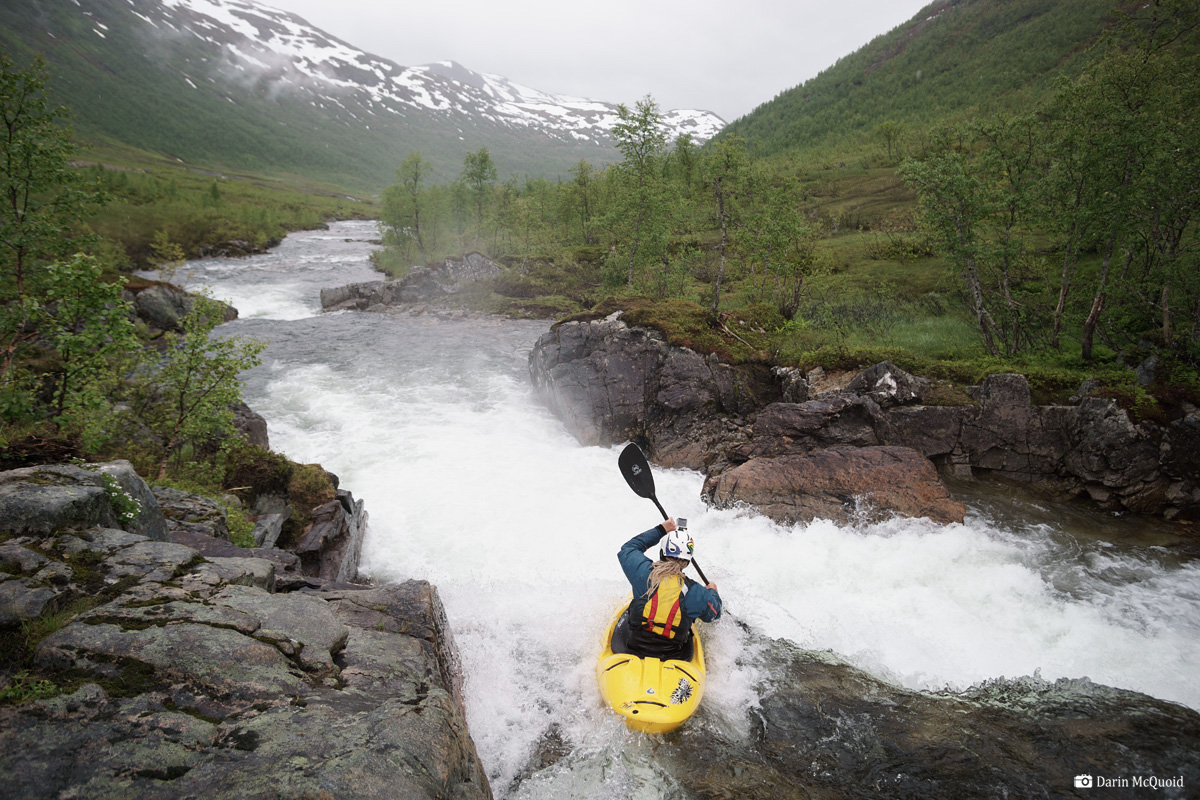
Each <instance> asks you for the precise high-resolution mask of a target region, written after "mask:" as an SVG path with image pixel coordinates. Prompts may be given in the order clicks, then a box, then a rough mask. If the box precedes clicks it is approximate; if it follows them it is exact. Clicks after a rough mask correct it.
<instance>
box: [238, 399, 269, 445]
mask: <svg viewBox="0 0 1200 800" xmlns="http://www.w3.org/2000/svg"><path fill="white" fill-rule="evenodd" d="M232 408H233V427H234V428H236V429H237V430H238V433H240V434H242V438H243V439H245V440H246V441H247V442H249V443H250V444H252V445H254V446H255V447H261V448H262V449H263V450H270V449H271V440H270V436H269V435H268V433H267V421H266V420H265V419H264V418H263V416H262V414H259V413H256V412H255V411H253V410H252V409H251V408H250V406H248V405H246V404H245V403H241V402H238V403H234V404H233V406H232Z"/></svg>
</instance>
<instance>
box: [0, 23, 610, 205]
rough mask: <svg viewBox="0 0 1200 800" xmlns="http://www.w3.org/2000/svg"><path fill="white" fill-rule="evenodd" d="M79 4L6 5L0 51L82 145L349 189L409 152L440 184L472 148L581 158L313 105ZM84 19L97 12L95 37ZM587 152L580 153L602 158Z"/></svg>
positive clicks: (556, 167) (547, 159)
mask: <svg viewBox="0 0 1200 800" xmlns="http://www.w3.org/2000/svg"><path fill="white" fill-rule="evenodd" d="M84 10H86V11H87V13H81V7H79V6H78V5H77V4H75V3H70V2H62V0H22V2H19V3H9V4H6V8H5V22H4V25H3V27H0V51H3V52H5V53H7V54H8V56H9V57H10V58H12V59H13V60H14V61H15V62H17V63H18V64H29V63H31V62H32V60H33V58H34V57H35V56H36V55H37V54H39V53H40V54H42V55H44V57H45V60H46V63H47V65H48V68H49V73H50V83H49V87H48V89H49V92H50V96H51V98H52V99H53V101H54V102H56V103H58V104H61V105H64V106H67V107H69V108H70V109H71V110H72V114H73V126H74V128H75V131H76V133H77V135H78V137H79V138H80V139H81V140H83V141H86V142H91V143H96V144H100V145H121V146H125V147H134V148H139V149H141V150H145V151H147V152H149V153H152V154H155V155H158V156H162V157H165V158H167V159H174V160H179V161H183V162H187V163H189V164H192V165H195V166H203V167H207V168H210V169H213V170H228V171H249V172H256V173H259V174H268V175H273V176H287V175H303V176H304V177H305V178H306V179H307V180H316V181H321V182H325V183H327V184H331V185H336V186H339V187H341V188H342V189H343V190H345V191H350V192H377V191H379V190H380V189H382V188H383V187H384V186H385V185H386V183H387V182H388V180H389V179H390V178H391V176H392V172H393V171H394V170H395V168H396V166H397V165H398V164H399V163H400V161H401V160H402V159H403V158H404V156H405V155H406V154H408V153H409V152H411V151H413V150H419V151H420V152H421V153H422V154H423V155H424V156H425V158H426V159H428V160H429V161H430V162H431V163H432V164H433V166H434V167H435V169H436V170H437V172H438V176H439V178H440V179H442V180H450V179H452V178H454V177H455V176H457V174H458V172H459V170H460V169H461V167H462V160H463V157H464V155H465V153H467V152H469V151H471V150H475V149H478V148H479V147H481V146H487V147H488V148H489V149H490V151H491V152H492V155H493V158H494V159H495V160H496V162H497V164H498V165H499V166H500V168H501V170H502V171H503V172H504V173H505V174H507V173H509V172H512V173H517V174H520V173H529V174H547V173H551V174H553V173H554V172H556V171H557V172H561V173H564V174H565V172H566V170H567V169H568V168H569V167H570V165H571V164H573V163H575V162H576V161H578V160H579V158H580V157H581V150H580V148H579V147H578V146H575V145H570V144H567V143H565V142H560V141H554V140H551V139H549V138H547V137H544V136H539V135H536V134H533V133H529V132H525V131H519V130H513V129H509V128H503V127H501V126H492V125H490V124H489V123H487V121H486V120H481V121H479V123H478V124H477V125H476V126H475V127H474V128H472V127H471V125H470V124H468V123H467V122H465V121H464V120H462V119H458V120H457V121H456V120H454V119H450V118H447V117H440V118H439V117H434V116H431V115H427V114H423V113H420V112H415V111H414V112H411V113H410V112H407V111H406V112H404V113H390V112H389V113H385V114H382V115H380V114H376V113H375V111H374V110H372V109H370V108H367V107H365V106H363V105H361V104H359V103H358V101H356V100H354V99H353V98H351V97H349V96H347V97H345V98H342V99H340V100H338V101H336V102H335V101H329V102H325V101H317V102H314V101H313V100H312V99H311V96H310V95H303V94H296V93H291V92H287V91H276V90H275V87H274V86H272V85H271V84H270V83H269V82H268V79H267V78H264V77H246V76H243V75H236V76H233V77H231V76H230V74H229V72H228V70H227V69H225V70H224V71H222V70H223V68H222V67H221V65H219V64H217V63H216V62H217V61H218V60H219V59H218V57H217V56H218V55H219V53H220V49H219V48H216V47H214V46H212V45H210V44H209V43H205V42H202V41H201V40H199V39H195V38H194V37H181V38H179V39H175V40H173V41H172V42H171V43H170V46H166V45H164V44H156V43H155V40H152V39H148V38H147V36H148V34H147V31H148V30H150V31H153V30H154V29H153V28H150V27H149V25H148V24H147V23H146V22H144V21H143V19H142V18H141V17H140V16H139V15H138V14H137V13H136V9H135V8H134V7H132V6H131V5H130V4H129V3H128V2H125V0H86V3H85V9H84ZM88 14H92V15H94V16H89V15H88ZM93 18H94V19H103V20H105V30H104V32H103V37H101V36H99V35H97V31H96V29H95V27H94V23H93V22H92V20H93ZM189 76H190V77H189ZM209 78H212V79H213V80H212V81H209V80H208V79H209ZM362 120H369V121H370V123H369V124H368V123H364V122H363V121H362ZM592 149H593V150H595V151H596V153H595V154H594V155H593V154H590V153H591V151H590V150H589V151H586V152H588V153H589V155H588V158H589V159H592V160H600V161H603V160H604V154H605V153H606V152H607V153H608V154H609V155H610V156H611V150H610V149H604V150H602V149H601V148H598V147H593V148H592Z"/></svg>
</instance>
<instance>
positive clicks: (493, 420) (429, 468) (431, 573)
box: [187, 222, 1200, 797]
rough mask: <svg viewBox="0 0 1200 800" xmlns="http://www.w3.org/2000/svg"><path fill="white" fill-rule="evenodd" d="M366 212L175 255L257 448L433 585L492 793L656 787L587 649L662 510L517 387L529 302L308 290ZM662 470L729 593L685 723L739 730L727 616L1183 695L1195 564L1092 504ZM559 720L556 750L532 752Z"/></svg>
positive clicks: (711, 572) (744, 683)
mask: <svg viewBox="0 0 1200 800" xmlns="http://www.w3.org/2000/svg"><path fill="white" fill-rule="evenodd" d="M376 237H377V233H376V232H375V228H374V224H373V223H364V222H348V223H337V224H335V225H334V226H333V227H332V228H331V230H330V231H323V232H306V233H301V234H294V235H292V236H289V237H288V238H287V239H286V240H285V242H284V243H283V245H281V246H280V247H279V248H277V249H276V250H274V251H272V252H271V253H270V254H268V255H265V256H257V257H253V258H249V259H236V260H234V259H211V260H204V261H196V262H189V264H188V265H187V271H188V275H189V281H190V283H191V285H192V286H196V285H207V286H209V287H211V289H212V291H213V293H214V294H215V295H216V296H217V297H219V298H221V299H224V300H227V301H228V302H231V303H232V304H233V305H234V306H236V307H237V308H238V309H239V310H240V311H241V317H242V318H241V319H240V320H238V321H237V322H234V323H230V324H228V325H226V326H223V328H222V333H224V334H232V335H248V336H254V337H259V338H262V339H265V340H267V341H268V342H269V343H270V344H269V347H268V349H267V350H266V352H265V355H264V363H263V364H262V365H261V366H260V367H258V368H256V369H254V370H252V371H250V372H249V373H247V374H246V376H245V383H246V400H247V402H248V403H249V404H250V406H251V407H252V408H254V409H255V410H256V411H258V412H259V413H261V414H262V415H263V416H264V417H266V419H267V420H268V423H269V426H270V437H271V443H272V446H273V448H274V449H276V450H279V451H281V452H283V453H286V454H287V455H288V456H289V457H291V458H292V459H294V460H296V461H301V462H320V463H321V464H322V465H324V466H325V467H326V468H327V469H329V470H331V471H333V472H335V473H336V474H337V475H338V476H339V478H340V479H341V483H342V486H343V487H344V488H348V489H350V490H351V491H353V492H354V495H355V496H356V497H357V498H361V499H363V500H365V501H366V507H367V510H368V512H369V514H370V527H369V531H368V534H367V537H366V540H365V543H364V550H363V557H362V564H361V573H362V574H363V575H367V576H370V577H371V578H373V579H375V580H377V581H398V580H405V579H409V578H419V579H423V580H428V581H430V582H431V583H433V584H434V585H436V587H437V589H438V592H439V594H440V596H441V599H442V601H443V603H444V605H445V607H446V612H447V616H448V618H449V621H450V625H451V628H452V630H453V634H454V638H455V641H456V643H457V646H458V649H459V651H460V654H461V656H462V663H463V668H464V677H465V681H464V692H465V699H466V706H467V717H468V723H469V725H470V729H471V733H472V736H473V738H474V740H475V742H476V745H477V747H478V750H479V753H480V756H481V758H482V760H483V762H484V764H485V766H486V768H487V770H488V775H489V779H490V780H491V782H492V786H493V791H494V792H495V793H496V795H497V796H499V797H554V796H560V797H561V796H567V795H568V794H570V795H573V796H580V797H604V796H612V794H611V793H612V792H614V791H616V792H618V793H620V794H622V795H624V796H641V795H644V796H660V795H661V794H662V792H663V785H662V783H661V780H662V775H661V774H660V773H659V772H658V771H657V768H656V758H655V748H656V746H657V745H656V744H655V742H654V741H653V740H651V739H649V738H647V737H641V736H635V735H633V734H630V733H629V732H628V731H626V730H625V729H624V727H623V726H622V724H621V722H620V721H619V719H618V718H617V717H616V716H615V715H613V714H611V713H609V712H607V711H606V709H604V708H603V706H602V704H601V701H600V697H599V693H598V691H597V689H596V684H595V677H594V673H593V668H594V663H595V658H596V655H597V654H598V651H599V645H600V642H599V638H600V635H601V633H602V631H603V628H604V625H605V623H606V621H607V619H608V617H609V615H610V613H611V612H612V611H613V609H614V608H615V607H616V605H617V604H618V603H620V602H621V601H622V600H623V598H624V597H625V596H626V594H627V591H628V588H627V585H626V584H625V581H624V578H623V577H622V575H621V573H620V570H619V568H618V566H617V563H616V552H617V550H618V548H619V547H620V546H621V544H622V543H624V541H625V540H626V539H628V538H629V537H630V536H632V535H633V534H636V533H638V532H640V531H643V530H645V529H647V528H650V527H652V526H653V525H655V524H656V523H657V522H658V513H657V511H656V510H655V508H654V506H653V504H651V503H650V502H649V501H648V500H644V499H642V498H639V497H637V496H636V495H634V494H633V493H632V492H631V491H630V490H629V488H628V487H627V486H626V484H625V482H624V481H623V479H622V478H621V475H620V473H619V471H618V470H617V454H618V452H619V448H607V447H582V446H580V445H579V444H578V443H577V442H576V441H575V440H574V439H573V438H572V437H571V436H570V435H568V434H567V433H566V432H565V430H564V429H563V427H562V425H561V424H560V423H559V422H558V420H557V419H555V418H554V417H553V416H552V415H551V414H549V413H548V412H547V410H546V409H545V408H544V407H543V406H541V405H540V404H539V403H538V402H537V401H536V399H535V398H534V396H533V394H532V391H531V388H530V385H529V380H528V372H527V357H528V353H529V350H530V347H531V346H532V345H533V343H534V341H535V340H536V338H537V337H538V336H539V335H540V334H541V333H543V332H545V331H546V330H547V329H548V326H549V323H548V322H544V321H543V322H536V321H534V322H531V321H505V320H484V321H479V320H455V321H438V320H435V319H431V318H428V317H407V316H386V315H379V314H365V313H355V312H338V313H335V314H327V315H325V314H321V313H320V308H319V301H318V297H317V295H318V293H319V290H320V288H322V287H326V286H338V285H343V284H346V283H352V282H358V281H363V280H376V279H378V277H379V276H378V275H377V274H376V273H373V272H372V271H371V269H370V267H369V265H368V263H367V261H366V254H367V252H369V250H370V249H371V245H370V244H368V242H369V240H371V239H374V238H376ZM655 480H656V485H657V494H658V497H659V499H660V500H661V501H662V503H663V505H664V506H665V507H666V509H667V510H668V511H669V512H670V513H671V514H672V515H674V516H681V517H687V518H688V519H689V520H690V526H691V532H692V533H693V535H694V537H695V539H696V543H697V557H698V558H699V559H700V561H701V563H703V564H704V568H705V572H706V574H707V575H708V577H709V578H710V579H711V580H714V581H715V582H716V583H717V584H718V586H719V587H720V591H721V595H722V597H723V598H724V601H725V606H726V609H727V611H728V618H727V619H726V620H723V621H722V622H720V623H717V624H715V625H712V626H708V627H707V628H706V630H705V634H706V636H707V640H706V651H707V659H708V665H709V675H710V683H709V686H708V689H707V691H706V694H705V699H704V703H703V706H702V708H701V711H700V713H699V715H698V718H697V720H694V723H695V724H698V725H712V726H717V727H718V728H720V730H721V731H722V733H723V734H724V735H728V736H739V737H740V736H746V735H748V733H749V718H748V715H747V713H746V712H747V709H749V708H752V707H753V706H754V705H755V703H756V702H757V699H758V697H759V696H760V695H761V693H762V691H763V687H764V685H765V684H766V682H769V681H770V680H771V675H770V674H769V672H768V671H767V670H765V668H764V666H763V665H762V664H761V662H758V661H756V659H755V658H754V653H753V652H752V648H750V646H749V645H748V641H749V639H748V637H747V636H746V634H745V633H744V632H743V631H744V628H743V626H745V627H748V628H750V629H752V630H754V631H757V632H759V633H761V634H765V635H766V636H769V637H774V638H783V639H788V640H790V641H792V642H795V643H796V644H797V645H799V646H800V647H803V648H807V649H813V650H831V651H833V652H835V653H837V654H839V655H840V656H842V657H844V658H845V659H847V660H849V661H850V662H852V663H853V664H855V665H856V666H858V667H860V668H862V669H865V670H867V671H869V672H871V673H873V674H875V675H876V676H879V677H882V678H885V679H888V680H890V681H893V682H895V683H898V684H901V685H903V686H906V687H909V688H913V689H943V688H951V689H962V688H966V687H968V686H971V685H973V684H976V683H979V682H982V681H986V680H989V679H994V678H998V677H1001V676H1006V677H1009V678H1014V677H1018V676H1023V675H1034V674H1040V675H1041V677H1042V678H1045V679H1048V680H1053V679H1056V678H1059V677H1084V676H1086V677H1089V678H1090V679H1091V680H1093V681H1095V682H1097V683H1104V684H1109V685H1113V686H1118V687H1121V688H1127V689H1134V690H1138V691H1141V692H1145V693H1147V694H1150V695H1153V696H1155V697H1159V698H1163V699H1167V700H1172V701H1176V702H1179V703H1183V704H1185V705H1188V706H1190V707H1192V708H1196V709H1200V684H1198V683H1197V681H1196V680H1195V675H1196V668H1197V665H1198V664H1200V566H1198V565H1197V564H1196V563H1195V562H1189V561H1181V560H1179V559H1178V558H1176V557H1175V556H1174V555H1172V551H1171V549H1170V548H1164V547H1154V546H1143V547H1138V548H1133V547H1129V546H1124V545H1113V544H1109V543H1107V542H1106V541H1105V535H1104V530H1102V529H1101V526H1103V525H1105V524H1107V523H1106V518H1105V517H1103V516H1102V515H1099V514H1084V515H1082V516H1080V515H1078V514H1075V513H1074V512H1072V517H1071V520H1070V522H1069V524H1068V523H1067V522H1064V521H1063V520H1064V519H1065V515H1060V514H1058V513H1057V512H1056V510H1055V509H1053V508H1049V509H1047V508H1045V507H1042V506H1039V505H1037V504H1035V503H1033V502H1030V501H1021V500H1015V499H1012V498H1006V497H1003V496H1001V497H987V496H981V497H976V498H967V499H968V508H969V513H968V517H967V520H966V522H965V523H964V524H961V525H935V524H933V523H930V522H928V521H926V520H893V521H890V522H885V523H879V524H862V525H849V526H838V525H834V524H832V523H830V522H827V521H816V522H813V523H811V524H808V525H797V526H781V525H778V524H776V523H774V522H771V521H770V520H768V519H766V518H764V517H762V516H759V515H757V514H755V513H753V512H752V511H750V510H744V509H743V510H712V509H708V508H706V507H705V506H704V504H703V503H702V502H701V501H700V499H699V497H700V488H701V484H702V480H703V478H702V476H701V475H700V474H698V473H695V472H690V471H681V470H661V469H658V470H656V471H655ZM1116 524H1122V523H1119V522H1117V523H1116ZM1124 524H1129V523H1124ZM1163 535H1167V534H1163ZM1160 539H1161V535H1160V536H1159V538H1158V539H1154V541H1159V540H1160ZM735 622H736V623H739V624H735ZM689 724H692V723H689ZM554 742H566V743H567V745H566V746H567V747H568V748H569V750H570V753H569V755H568V756H566V757H565V758H563V759H561V760H559V761H558V763H557V764H556V765H555V766H554V767H552V768H549V769H545V770H542V771H540V772H538V773H536V774H532V775H531V774H530V767H529V762H530V759H531V757H532V756H533V755H534V754H535V753H536V752H537V751H538V750H539V748H544V747H546V746H547V744H548V743H554Z"/></svg>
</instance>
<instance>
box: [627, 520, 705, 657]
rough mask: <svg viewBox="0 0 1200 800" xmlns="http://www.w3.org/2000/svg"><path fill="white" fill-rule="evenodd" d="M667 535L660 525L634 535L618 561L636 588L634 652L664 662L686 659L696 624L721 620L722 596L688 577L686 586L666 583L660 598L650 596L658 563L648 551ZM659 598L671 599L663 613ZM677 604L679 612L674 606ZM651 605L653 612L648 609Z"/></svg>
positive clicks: (631, 612) (632, 622) (632, 628)
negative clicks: (684, 655)
mask: <svg viewBox="0 0 1200 800" xmlns="http://www.w3.org/2000/svg"><path fill="white" fill-rule="evenodd" d="M666 535H667V531H666V529H665V528H663V526H662V525H656V526H654V527H653V528H651V529H650V530H648V531H646V532H645V533H639V534H638V535H637V536H634V537H633V538H632V539H630V540H629V541H628V542H626V543H625V544H624V546H622V547H621V550H620V551H619V552H618V553H617V560H618V561H620V562H621V569H622V570H623V571H624V572H625V577H626V578H628V579H629V585H630V587H631V588H632V589H633V602H632V603H630V604H629V646H630V649H632V650H633V651H634V653H635V654H636V655H641V656H653V657H656V658H664V659H665V658H680V657H683V654H684V653H685V652H686V651H687V650H688V649H689V648H690V645H691V639H692V622H693V621H695V620H697V619H699V620H703V621H705V622H713V621H714V620H718V619H720V618H721V596H720V595H719V594H717V593H716V592H715V591H713V590H712V589H709V588H707V587H705V586H701V585H700V584H699V583H697V582H696V581H694V580H692V579H691V578H688V577H684V579H683V585H682V586H678V585H676V587H671V586H668V585H667V582H666V581H664V582H663V583H662V584H660V585H659V587H658V591H657V592H656V593H655V595H656V596H650V595H649V594H648V593H647V591H646V589H647V583H648V582H649V580H650V569H651V568H652V567H653V565H654V562H653V561H652V560H651V559H650V558H649V557H648V556H647V555H646V553H645V551H646V550H649V549H650V548H651V547H654V546H656V545H657V544H658V543H659V540H661V539H662V537H664V536H666ZM676 589H677V590H678V592H677V596H675V595H676ZM659 595H663V596H666V597H667V600H666V601H665V602H664V607H663V608H662V609H661V610H660V609H658V605H659V603H658V601H659V600H660V597H659ZM676 602H677V603H678V609H676V608H675V607H674V606H675V603H676ZM647 605H649V606H650V609H652V610H648V609H647ZM667 605H669V606H670V608H669V609H668V608H666V606H667Z"/></svg>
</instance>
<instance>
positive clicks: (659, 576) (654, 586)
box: [646, 558, 688, 597]
mask: <svg viewBox="0 0 1200 800" xmlns="http://www.w3.org/2000/svg"><path fill="white" fill-rule="evenodd" d="M687 564H688V562H686V561H684V560H683V559H682V558H664V559H660V560H659V561H655V562H654V566H653V567H651V568H650V577H649V578H648V579H647V580H646V596H647V597H649V596H650V595H652V594H654V593H655V592H656V591H658V585H659V584H660V583H662V580H663V578H669V577H671V576H672V575H678V576H679V577H680V578H682V577H683V570H684V568H685V567H687Z"/></svg>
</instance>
